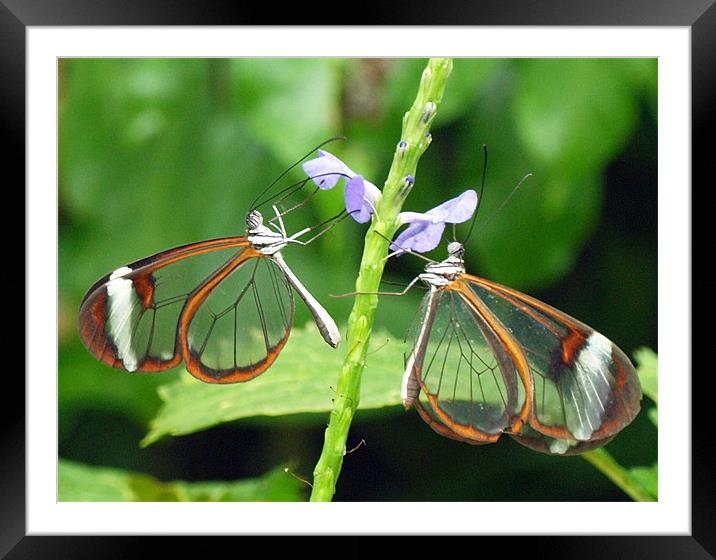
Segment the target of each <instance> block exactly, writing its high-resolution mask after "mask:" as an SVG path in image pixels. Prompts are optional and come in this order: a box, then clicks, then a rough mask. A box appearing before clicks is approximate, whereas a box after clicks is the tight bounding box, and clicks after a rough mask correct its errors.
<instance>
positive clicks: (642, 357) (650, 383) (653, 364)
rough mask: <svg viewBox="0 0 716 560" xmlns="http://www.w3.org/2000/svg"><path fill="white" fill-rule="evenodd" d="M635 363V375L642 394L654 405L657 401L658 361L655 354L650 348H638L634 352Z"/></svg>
mask: <svg viewBox="0 0 716 560" xmlns="http://www.w3.org/2000/svg"><path fill="white" fill-rule="evenodd" d="M634 358H635V359H636V362H637V368H636V371H637V374H638V375H639V381H640V382H641V388H642V390H643V391H644V394H645V395H646V396H647V397H649V398H650V399H651V400H652V401H654V402H655V403H656V404H659V400H658V396H659V395H658V393H659V391H658V381H659V378H658V359H657V355H656V353H655V352H654V351H653V350H651V349H650V348H639V349H638V350H636V351H635V352H634Z"/></svg>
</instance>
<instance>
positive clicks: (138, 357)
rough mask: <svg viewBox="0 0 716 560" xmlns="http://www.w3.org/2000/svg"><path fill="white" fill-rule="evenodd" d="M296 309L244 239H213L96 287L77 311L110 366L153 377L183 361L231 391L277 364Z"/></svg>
mask: <svg viewBox="0 0 716 560" xmlns="http://www.w3.org/2000/svg"><path fill="white" fill-rule="evenodd" d="M241 294H243V295H241ZM257 302H258V303H257ZM293 310H294V301H293V295H292V291H291V289H290V287H289V286H288V284H287V281H286V278H285V276H284V275H283V273H282V272H281V271H280V269H279V268H278V267H277V266H276V265H275V264H274V263H273V262H272V261H271V260H270V258H269V257H265V256H264V255H262V254H261V253H259V252H258V251H256V250H254V249H252V248H251V247H250V246H249V244H248V242H247V240H246V238H244V237H235V238H224V239H215V240H210V241H204V242H199V243H192V244H190V245H185V246H182V247H177V248H175V249H170V250H168V251H164V252H161V253H157V254H155V255H152V256H151V257H147V258H145V259H141V260H139V261H136V262H134V263H131V264H129V265H127V266H125V267H121V268H120V269H117V270H116V271H115V272H113V273H111V274H108V275H106V276H105V277H103V278H102V279H100V280H99V281H98V282H96V283H95V285H94V286H93V287H92V288H91V289H90V290H89V291H88V293H87V295H86V296H85V298H84V299H83V301H82V304H81V306H80V314H79V320H80V336H81V338H82V340H83V342H84V344H85V346H86V347H87V348H88V350H89V351H90V352H91V353H92V354H93V355H94V356H96V357H97V358H98V359H100V360H101V361H103V362H105V363H106V364H108V365H110V366H112V367H117V368H122V369H125V370H127V371H147V372H156V371H163V370H165V369H168V368H171V367H175V366H178V365H179V364H180V363H181V362H182V360H184V361H185V362H186V367H187V370H188V371H189V372H190V373H191V374H192V375H194V376H195V377H197V378H199V379H201V380H202V381H206V382H211V383H233V382H237V381H245V380H248V379H251V378H253V377H255V376H256V375H258V374H260V373H261V372H263V371H264V370H265V369H266V368H267V367H269V366H270V365H271V364H272V363H273V361H274V360H275V359H276V357H277V355H278V353H279V352H280V350H281V348H283V345H284V344H285V342H286V340H287V339H288V335H289V333H290V328H291V324H292V322H293ZM257 341H258V342H257Z"/></svg>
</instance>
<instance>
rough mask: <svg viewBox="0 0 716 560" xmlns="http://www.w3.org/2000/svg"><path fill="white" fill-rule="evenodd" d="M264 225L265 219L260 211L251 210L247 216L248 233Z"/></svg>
mask: <svg viewBox="0 0 716 560" xmlns="http://www.w3.org/2000/svg"><path fill="white" fill-rule="evenodd" d="M263 223H264V217H263V216H262V215H261V212H259V211H258V210H251V212H249V214H248V215H247V216H246V229H247V230H248V231H254V230H257V229H258V228H260V227H261V226H262V225H263Z"/></svg>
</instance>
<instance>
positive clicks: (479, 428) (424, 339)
mask: <svg viewBox="0 0 716 560" xmlns="http://www.w3.org/2000/svg"><path fill="white" fill-rule="evenodd" d="M410 333H411V334H410V336H411V339H412V341H413V350H412V351H411V353H410V354H409V355H408V356H407V357H406V364H407V367H408V371H406V375H409V376H410V377H411V378H412V379H415V381H416V382H417V384H418V385H419V388H420V395H419V397H418V400H417V402H416V403H415V404H416V407H417V408H418V412H419V413H420V414H421V416H422V417H423V419H425V420H426V421H427V422H428V424H430V425H431V427H432V428H433V429H435V430H436V431H437V432H438V433H441V434H442V435H447V436H448V437H454V439H460V440H464V441H470V442H471V443H489V442H491V441H495V440H497V439H498V438H499V436H500V434H501V433H502V432H503V431H504V430H505V429H506V428H508V427H509V426H510V425H511V422H512V419H513V417H514V416H515V415H516V414H518V411H519V410H521V409H522V407H523V406H524V398H525V392H524V388H523V387H522V384H521V381H520V380H519V377H518V376H517V374H516V371H515V367H514V365H513V363H512V362H511V360H509V358H508V357H507V355H506V354H505V352H504V351H503V349H502V347H501V345H500V343H499V340H498V336H497V335H496V333H495V332H494V330H493V329H492V328H491V327H490V326H489V325H488V324H487V323H486V322H485V321H484V320H482V318H481V317H480V316H479V314H477V313H475V312H474V310H473V309H472V308H471V307H470V305H469V303H468V302H467V300H466V299H465V298H464V297H463V296H462V295H461V294H460V293H459V292H458V291H452V290H447V289H438V288H433V289H431V290H430V292H429V293H428V294H426V296H425V298H424V300H423V304H422V307H421V311H420V313H419V314H418V316H417V321H416V322H415V324H414V326H413V327H412V328H411V330H410ZM409 384H410V382H409Z"/></svg>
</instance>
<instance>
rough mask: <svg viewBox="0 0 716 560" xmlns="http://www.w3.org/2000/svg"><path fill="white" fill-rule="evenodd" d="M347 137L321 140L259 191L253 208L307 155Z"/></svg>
mask: <svg viewBox="0 0 716 560" xmlns="http://www.w3.org/2000/svg"><path fill="white" fill-rule="evenodd" d="M345 139H346V138H345V136H334V137H333V138H329V139H328V140H324V141H323V142H321V143H320V144H319V145H318V146H316V147H315V148H313V149H312V150H311V151H310V152H308V153H307V154H306V155H304V156H303V157H302V158H301V159H299V160H297V161H296V162H295V163H294V164H293V165H291V167H289V168H288V169H286V170H284V171H283V173H281V174H280V175H279V176H278V177H276V178H275V179H274V180H273V182H272V183H271V184H270V185H269V186H268V187H266V188H265V189H264V190H263V191H261V192H260V193H259V195H258V196H257V197H256V198H255V199H254V201H253V202H252V203H251V207H250V208H251V210H255V209H256V208H257V206H259V205H258V204H256V203H257V201H258V200H260V199H261V198H262V197H263V196H264V195H265V194H266V193H268V192H269V191H270V190H271V188H273V186H274V185H275V184H276V183H278V182H279V181H280V180H281V179H283V178H284V177H285V176H286V175H288V173H290V172H291V170H292V169H294V168H295V167H296V166H297V165H299V164H300V163H301V162H302V161H303V160H305V159H306V158H307V157H309V156H310V155H312V154H313V153H314V152H316V151H317V150H320V149H321V148H322V147H323V146H325V145H326V144H330V143H331V142H334V141H336V140H345ZM293 186H295V185H292V187H293ZM270 200H271V198H269V199H268V200H266V201H265V202H262V203H261V204H266V202H268V201H270Z"/></svg>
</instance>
